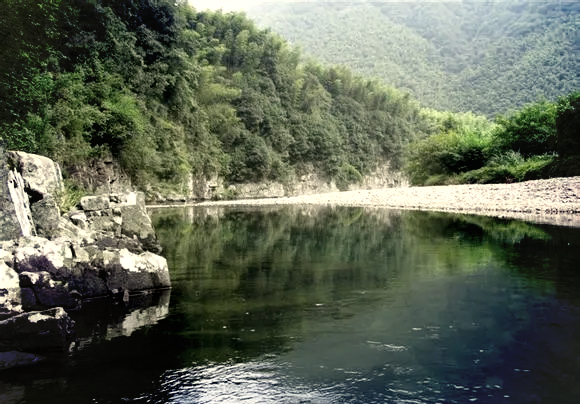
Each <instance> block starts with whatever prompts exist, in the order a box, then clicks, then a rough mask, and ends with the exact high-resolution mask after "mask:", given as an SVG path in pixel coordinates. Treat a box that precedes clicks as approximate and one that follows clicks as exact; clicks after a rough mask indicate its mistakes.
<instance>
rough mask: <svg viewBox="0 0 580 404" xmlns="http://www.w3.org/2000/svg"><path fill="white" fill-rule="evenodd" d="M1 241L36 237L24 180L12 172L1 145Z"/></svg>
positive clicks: (15, 172)
mask: <svg viewBox="0 0 580 404" xmlns="http://www.w3.org/2000/svg"><path fill="white" fill-rule="evenodd" d="M0 229H1V231H0V241H1V240H11V239H14V238H17V237H28V236H31V235H36V231H35V228H34V224H33V220H32V214H31V211H30V204H29V201H28V195H27V194H26V192H25V190H24V179H23V178H22V176H21V175H20V174H19V173H18V172H17V171H15V170H12V169H11V168H10V167H9V166H8V164H7V161H6V153H5V151H4V148H3V146H2V144H0Z"/></svg>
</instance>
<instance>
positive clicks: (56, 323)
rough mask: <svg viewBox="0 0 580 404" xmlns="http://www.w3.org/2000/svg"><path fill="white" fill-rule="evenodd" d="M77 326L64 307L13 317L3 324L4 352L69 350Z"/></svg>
mask: <svg viewBox="0 0 580 404" xmlns="http://www.w3.org/2000/svg"><path fill="white" fill-rule="evenodd" d="M73 325H74V322H73V321H72V320H71V319H70V318H69V316H68V314H67V313H66V312H65V311H64V309H63V308H62V307H56V308H53V309H49V310H45V311H33V312H28V313H23V314H19V315H17V316H14V317H10V318H9V319H6V320H3V321H0V350H2V351H7V350H12V349H13V350H16V351H30V352H38V351H44V350H65V349H66V348H67V342H68V340H69V339H70V337H71V336H72V330H73Z"/></svg>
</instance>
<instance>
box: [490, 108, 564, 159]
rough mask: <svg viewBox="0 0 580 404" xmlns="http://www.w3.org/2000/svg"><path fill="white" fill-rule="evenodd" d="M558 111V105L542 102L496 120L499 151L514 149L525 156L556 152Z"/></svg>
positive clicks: (497, 148)
mask: <svg viewBox="0 0 580 404" xmlns="http://www.w3.org/2000/svg"><path fill="white" fill-rule="evenodd" d="M557 111H558V108H557V105H556V104H555V103H552V102H549V101H545V100H543V101H538V102H535V103H533V104H528V105H526V106H524V107H523V108H522V109H520V110H519V111H516V112H513V113H511V114H508V115H507V116H502V115H500V116H498V117H496V120H495V122H496V123H497V124H498V128H497V129H496V131H495V133H494V146H495V148H496V150H497V151H499V152H505V151H508V150H513V151H517V152H519V153H521V154H522V156H524V157H529V156H535V155H541V154H546V153H554V152H555V151H556V114H557Z"/></svg>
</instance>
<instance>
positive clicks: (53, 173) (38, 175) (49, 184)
mask: <svg viewBox="0 0 580 404" xmlns="http://www.w3.org/2000/svg"><path fill="white" fill-rule="evenodd" d="M8 162H9V164H10V165H11V166H12V167H13V168H14V169H15V170H16V171H17V172H18V173H20V175H22V178H24V185H25V186H26V189H27V191H28V192H31V193H37V194H41V195H45V194H51V195H56V194H58V193H60V192H62V191H63V189H64V186H63V182H62V173H61V171H60V166H59V165H58V164H57V163H55V162H54V161H52V160H51V159H49V158H48V157H44V156H38V155H36V154H28V153H24V152H20V151H12V152H8Z"/></svg>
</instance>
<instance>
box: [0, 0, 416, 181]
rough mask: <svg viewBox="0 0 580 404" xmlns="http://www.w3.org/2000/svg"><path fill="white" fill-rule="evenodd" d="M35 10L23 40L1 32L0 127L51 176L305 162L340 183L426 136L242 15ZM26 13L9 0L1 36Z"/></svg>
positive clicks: (233, 169)
mask: <svg viewBox="0 0 580 404" xmlns="http://www.w3.org/2000/svg"><path fill="white" fill-rule="evenodd" d="M35 6H37V7H38V8H40V9H42V10H43V11H42V12H40V11H38V10H36V11H35V12H34V13H32V14H31V17H30V18H32V20H31V21H33V22H34V24H35V25H34V27H35V28H34V29H33V30H32V31H33V32H34V33H35V35H34V36H29V35H25V36H24V37H22V38H21V37H19V36H18V35H16V36H14V35H12V34H10V35H11V36H10V35H8V38H9V40H10V41H12V42H10V43H9V44H11V45H10V46H8V47H5V48H2V51H3V52H4V53H3V59H2V62H1V63H0V64H1V66H0V67H1V69H0V73H1V72H4V73H5V75H4V76H2V77H0V84H1V88H2V89H3V91H4V92H2V93H1V94H0V102H2V103H3V104H2V106H4V105H6V108H4V110H5V111H9V113H8V114H5V115H2V117H1V119H0V128H1V129H2V132H3V137H5V138H6V143H7V146H8V147H9V148H11V149H17V150H24V151H28V152H35V153H40V154H44V155H47V156H49V157H52V158H54V159H56V160H57V161H58V162H59V163H61V165H62V166H63V168H64V169H65V171H66V169H67V166H68V165H72V164H79V163H80V164H82V162H83V161H85V160H87V159H89V158H91V157H94V156H98V155H100V154H111V155H112V156H113V157H114V158H115V159H117V160H118V161H119V162H120V163H121V166H122V168H123V169H124V170H125V171H126V172H127V173H128V174H129V175H130V176H131V178H132V179H133V181H134V182H135V183H136V184H137V185H143V186H145V185H151V184H155V183H156V182H159V183H166V184H167V186H168V187H170V188H172V187H173V188H175V187H177V188H179V187H181V186H183V185H184V184H185V183H186V182H187V180H188V178H189V177H190V176H191V175H194V176H199V175H206V176H211V175H214V174H220V175H222V176H224V177H225V179H226V181H228V182H230V183H236V182H244V181H262V180H279V181H285V180H287V179H289V178H291V177H292V176H293V175H294V171H295V167H296V166H297V165H305V164H311V165H313V166H315V167H316V168H317V169H318V170H321V171H323V172H325V173H326V174H327V175H329V176H331V177H333V178H335V179H336V180H337V182H338V183H340V184H347V183H350V182H353V181H358V180H359V177H360V176H362V175H364V174H366V173H368V172H370V171H371V170H372V169H374V168H375V167H376V165H377V164H379V163H382V162H384V161H391V162H392V163H393V164H394V165H397V164H400V162H401V160H402V159H401V156H402V152H403V148H404V146H405V144H406V143H407V142H409V141H410V140H411V139H414V138H416V137H421V136H423V133H424V132H425V133H427V132H426V128H427V126H426V124H425V119H423V118H422V117H421V115H420V113H419V107H418V104H417V103H416V102H414V101H413V100H411V99H410V98H409V97H408V96H406V95H404V94H402V93H400V92H398V91H397V90H394V89H392V88H389V87H387V86H385V85H382V84H380V83H379V82H377V81H373V80H367V79H364V78H362V77H359V76H356V75H354V74H352V73H351V72H350V71H349V70H348V69H345V68H338V67H337V68H327V67H323V66H322V65H320V64H319V63H317V62H315V61H311V60H309V61H302V56H301V53H300V51H299V50H298V49H296V48H292V47H291V46H289V45H288V43H286V42H285V41H284V40H283V39H281V38H280V37H279V36H277V35H275V34H272V33H270V32H269V31H264V30H260V29H258V28H257V27H256V26H255V25H254V23H253V22H252V21H251V20H249V19H248V18H247V17H246V16H245V15H244V14H239V13H228V14H223V13H222V12H211V11H204V12H197V11H196V10H194V9H193V8H192V7H191V6H190V5H188V4H187V3H186V2H181V1H180V2H177V3H176V2H172V1H169V0H142V1H139V2H118V1H114V0H100V1H98V2H84V1H80V0H59V1H52V0H41V1H40V3H38V4H36V3H35ZM30 7H33V5H32V3H30V1H29V0H18V1H11V2H9V3H8V11H9V12H8V14H9V16H7V17H4V16H2V19H1V20H0V21H1V22H2V24H4V25H2V29H4V30H6V29H9V30H12V29H13V28H14V29H17V28H18V27H23V24H24V22H25V21H26V19H27V18H28V17H26V16H25V15H24V14H22V13H24V11H25V10H26V8H30ZM37 11H38V12H37ZM3 32H4V31H3ZM10 32H12V31H10ZM24 61H26V63H25V65H26V66H28V67H26V69H24V70H23V71H22V72H21V73H18V74H16V72H17V70H18V68H19V67H20V66H21V65H22V64H23V63H24ZM13 83H16V84H13ZM341 186H342V185H341Z"/></svg>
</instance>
